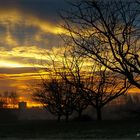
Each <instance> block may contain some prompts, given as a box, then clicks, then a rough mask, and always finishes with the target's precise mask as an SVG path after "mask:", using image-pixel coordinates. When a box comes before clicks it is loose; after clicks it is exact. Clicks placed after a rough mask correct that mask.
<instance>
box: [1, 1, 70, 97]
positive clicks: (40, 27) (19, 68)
mask: <svg viewBox="0 0 140 140" xmlns="http://www.w3.org/2000/svg"><path fill="white" fill-rule="evenodd" d="M67 6H68V5H67V3H66V2H65V0H4V1H0V93H3V92H4V91H6V90H9V91H11V90H14V91H17V93H19V95H20V96H21V97H26V98H28V97H29V94H30V91H29V89H28V85H29V84H30V82H33V81H34V80H35V79H39V77H38V75H37V73H36V70H35V67H37V66H41V65H40V64H41V63H40V62H41V61H46V60H47V58H46V56H44V54H45V52H51V51H54V52H55V51H56V52H59V51H60V50H59V48H58V46H59V47H60V46H62V40H60V37H59V36H58V34H65V31H64V30H63V29H62V28H60V26H59V24H60V23H61V20H60V18H59V16H58V14H57V13H58V11H59V10H60V9H65V8H66V9H67Z"/></svg>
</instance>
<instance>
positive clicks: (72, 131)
mask: <svg viewBox="0 0 140 140" xmlns="http://www.w3.org/2000/svg"><path fill="white" fill-rule="evenodd" d="M12 138H13V140H14V139H16V140H20V139H36V140H45V139H93V138H94V139H139V138H140V121H103V122H68V123H65V122H60V123H57V122H48V121H17V122H5V123H4V122H2V123H0V139H1V140H4V139H7V140H12Z"/></svg>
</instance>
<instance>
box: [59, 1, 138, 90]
mask: <svg viewBox="0 0 140 140" xmlns="http://www.w3.org/2000/svg"><path fill="white" fill-rule="evenodd" d="M71 5H72V6H73V8H72V9H71V11H64V12H63V14H61V17H62V18H63V21H64V24H63V27H64V28H65V30H67V31H68V33H69V36H68V38H63V39H64V40H65V42H66V43H67V45H68V46H74V47H76V48H77V50H76V51H77V52H78V54H80V55H86V56H88V57H90V58H92V59H93V60H95V61H98V62H99V63H101V64H102V65H104V66H105V67H107V68H108V69H110V70H111V71H113V72H117V73H119V74H122V75H124V76H125V77H127V79H128V80H129V82H130V83H131V84H133V85H135V86H136V87H138V88H140V78H139V75H140V56H139V54H140V24H139V21H140V4H139V1H135V0H113V1H112V0H106V1H105V0H81V1H80V2H77V3H72V4H71Z"/></svg>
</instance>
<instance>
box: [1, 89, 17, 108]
mask: <svg viewBox="0 0 140 140" xmlns="http://www.w3.org/2000/svg"><path fill="white" fill-rule="evenodd" d="M17 104H18V95H17V93H16V92H14V91H10V92H9V91H5V92H4V93H1V94H0V108H1V109H3V108H15V107H17Z"/></svg>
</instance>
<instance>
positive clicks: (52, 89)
mask: <svg viewBox="0 0 140 140" xmlns="http://www.w3.org/2000/svg"><path fill="white" fill-rule="evenodd" d="M33 98H34V99H35V100H37V101H39V102H40V103H42V104H43V106H44V107H45V108H46V109H48V110H49V111H50V113H52V114H53V115H56V116H58V121H60V119H61V116H66V121H68V119H69V115H71V114H72V112H73V104H72V101H73V98H72V90H71V85H69V84H66V83H65V82H63V81H62V80H61V79H51V80H50V81H49V80H43V83H41V87H39V89H38V90H36V91H35V93H34V94H33Z"/></svg>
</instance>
